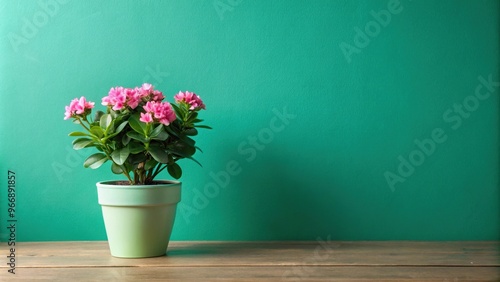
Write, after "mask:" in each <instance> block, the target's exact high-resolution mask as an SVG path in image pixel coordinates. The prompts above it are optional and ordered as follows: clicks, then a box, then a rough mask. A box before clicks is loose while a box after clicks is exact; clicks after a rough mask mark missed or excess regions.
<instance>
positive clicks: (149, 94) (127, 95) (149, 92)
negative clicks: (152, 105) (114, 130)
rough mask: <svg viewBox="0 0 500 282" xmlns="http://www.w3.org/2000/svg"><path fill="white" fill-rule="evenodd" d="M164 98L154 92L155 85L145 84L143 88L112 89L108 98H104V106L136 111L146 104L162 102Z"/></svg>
mask: <svg viewBox="0 0 500 282" xmlns="http://www.w3.org/2000/svg"><path fill="white" fill-rule="evenodd" d="M164 98H165V97H164V96H163V94H162V93H161V92H160V91H158V90H154V87H153V85H151V84H149V83H144V84H143V85H142V86H141V87H135V88H123V87H115V88H111V89H110V90H109V94H108V96H106V97H104V98H102V104H103V105H104V106H108V107H112V109H113V110H115V111H119V110H124V109H126V108H130V109H135V108H137V107H138V106H139V105H141V104H142V103H144V102H147V101H161V100H163V99H164Z"/></svg>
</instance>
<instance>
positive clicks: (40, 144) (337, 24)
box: [0, 0, 500, 241]
mask: <svg viewBox="0 0 500 282" xmlns="http://www.w3.org/2000/svg"><path fill="white" fill-rule="evenodd" d="M499 3H500V2H499V1H497V0H489V1H486V0H485V1H466V0H463V1H451V0H449V1H430V0H429V1H425V0H419V1H411V0H400V1H395V0H380V1H349V0H342V1H341V0H339V1H333V0H330V1H329V0H321V1H320V0H318V1H312V2H311V1H309V2H308V1H298V0H297V1H285V0H275V1H263V0H262V1H247V0H206V1H201V0H196V1H195V0H189V1H188V0H183V1H159V0H158V1H118V0H116V1H98V0H92V1H62V0H59V1H56V0H39V1H20V0H17V1H2V2H1V3H0V39H1V40H0V51H1V52H0V93H1V94H0V99H1V101H0V114H1V116H0V129H1V139H0V142H1V143H0V162H1V163H0V171H1V173H2V174H3V175H4V179H3V180H2V181H3V183H4V184H2V185H1V187H3V188H2V192H1V194H0V195H1V196H0V199H1V200H0V201H1V202H0V204H1V209H0V219H1V222H2V226H3V225H5V224H6V220H7V217H8V213H7V202H6V195H7V184H6V183H7V171H8V170H12V171H15V173H16V176H17V178H16V188H17V195H16V200H17V202H16V204H17V207H16V219H17V220H18V222H17V240H19V241H51V240H104V239H105V238H106V237H105V231H104V225H103V222H102V217H101V211H100V207H99V205H98V204H97V198H96V197H97V195H96V188H95V182H97V181H101V180H108V179H116V178H117V176H115V175H113V174H112V173H111V172H110V170H109V168H108V167H109V165H106V168H105V169H100V170H90V169H84V168H83V166H82V162H83V160H84V156H83V155H80V154H79V152H75V151H73V150H72V149H71V141H72V138H70V137H68V136H67V134H68V133H69V132H70V131H73V130H74V129H75V128H76V126H75V125H74V124H72V123H71V122H70V121H64V120H63V113H64V106H65V105H67V104H69V101H70V100H71V99H73V98H74V97H80V96H82V95H85V96H86V97H87V98H88V99H90V100H93V101H96V102H97V103H96V105H97V107H100V105H99V104H100V98H101V97H103V96H105V95H107V93H108V91H109V89H110V88H111V87H114V86H118V85H122V86H126V87H133V86H136V85H140V84H141V83H143V82H145V81H148V82H151V83H153V84H154V85H155V86H156V88H158V89H160V90H162V91H163V92H164V93H165V95H166V96H167V97H168V98H169V99H170V101H172V100H173V99H172V97H173V95H174V94H175V93H177V92H178V91H179V90H190V91H194V92H196V93H197V94H199V95H200V96H201V97H202V98H203V99H204V101H205V103H206V104H207V110H206V111H205V112H202V115H203V118H204V119H205V120H206V122H207V124H209V125H211V126H212V127H213V128H214V129H213V130H211V131H204V132H202V134H201V135H200V136H199V138H198V139H197V141H198V144H199V146H200V147H201V148H202V149H203V151H204V153H203V154H199V155H197V159H198V160H199V161H200V162H201V163H202V164H203V167H199V166H197V165H196V164H195V163H191V162H189V161H184V162H182V165H183V168H184V175H183V177H182V179H181V180H182V181H183V192H182V197H183V199H182V204H181V205H180V206H179V207H178V208H179V210H178V215H177V219H176V223H175V228H174V232H173V234H172V239H173V240H315V239H316V238H318V237H321V238H328V237H330V238H331V239H339V240H497V239H499V234H500V232H499V231H500V224H499V223H500V221H499V215H500V213H499V200H500V195H499V183H498V180H499V177H498V172H499V162H498V160H499V151H498V145H499V136H498V132H499V130H498V129H499V98H498V95H499V94H500V89H499V83H498V81H499V80H500V77H499V43H500V40H499V34H500V33H499V26H500V13H499V11H500V9H499V8H500V7H499V6H500V5H499ZM382 10H383V11H382ZM488 81H489V82H488ZM84 153H85V152H84ZM229 172H230V173H231V174H229ZM164 177H165V178H167V177H168V175H167V174H165V175H164ZM0 230H1V231H0V235H1V239H2V240H5V239H7V236H8V235H7V234H6V233H7V231H8V230H7V229H6V228H1V229H0Z"/></svg>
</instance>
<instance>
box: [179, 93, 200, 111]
mask: <svg viewBox="0 0 500 282" xmlns="http://www.w3.org/2000/svg"><path fill="white" fill-rule="evenodd" d="M174 99H175V102H177V103H186V104H188V105H189V109H190V110H192V111H193V110H194V111H198V110H200V109H205V108H206V107H205V104H203V101H202V100H201V98H200V96H198V95H196V94H194V93H193V92H189V91H186V93H183V92H181V91H179V93H178V94H177V95H175V96H174Z"/></svg>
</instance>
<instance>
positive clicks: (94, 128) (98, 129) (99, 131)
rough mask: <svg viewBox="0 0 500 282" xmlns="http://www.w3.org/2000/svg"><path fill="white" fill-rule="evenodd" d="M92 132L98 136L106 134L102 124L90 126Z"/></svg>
mask: <svg viewBox="0 0 500 282" xmlns="http://www.w3.org/2000/svg"><path fill="white" fill-rule="evenodd" d="M90 133H92V134H93V135H95V136H97V138H102V136H104V130H102V128H101V127H100V126H97V125H94V126H92V127H91V128H90Z"/></svg>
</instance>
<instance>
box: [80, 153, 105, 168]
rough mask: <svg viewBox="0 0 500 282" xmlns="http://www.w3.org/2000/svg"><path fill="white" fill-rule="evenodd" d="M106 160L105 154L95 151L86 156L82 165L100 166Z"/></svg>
mask: <svg viewBox="0 0 500 282" xmlns="http://www.w3.org/2000/svg"><path fill="white" fill-rule="evenodd" d="M107 160H108V157H106V155H105V154H103V153H95V154H93V155H91V156H90V157H88V158H87V159H86V160H85V162H83V166H84V167H90V168H92V169H96V168H98V167H100V166H101V165H102V164H103V163H105V162H106V161H107Z"/></svg>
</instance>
